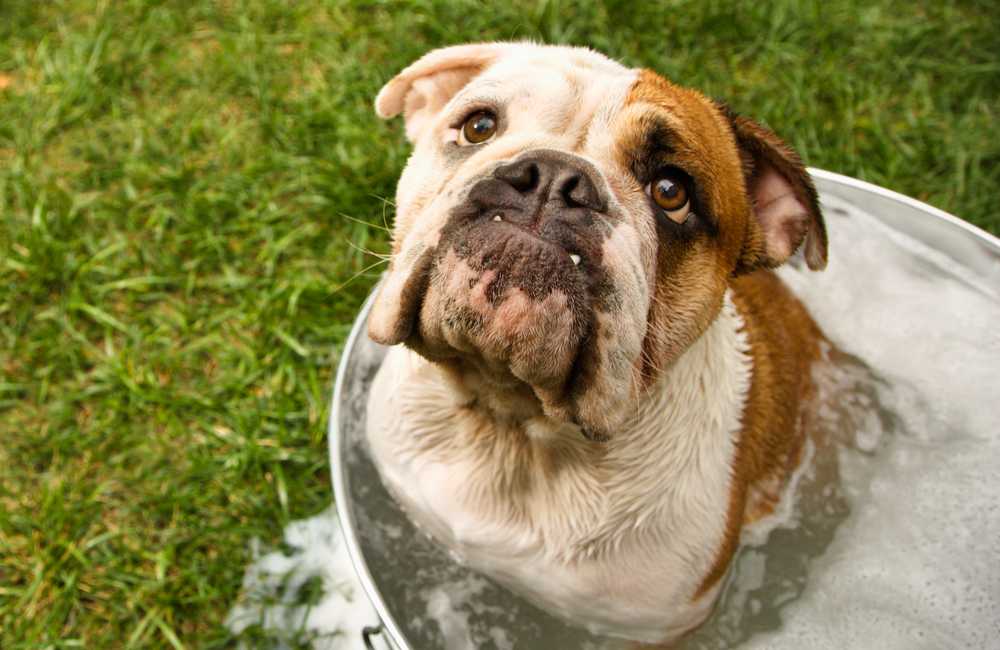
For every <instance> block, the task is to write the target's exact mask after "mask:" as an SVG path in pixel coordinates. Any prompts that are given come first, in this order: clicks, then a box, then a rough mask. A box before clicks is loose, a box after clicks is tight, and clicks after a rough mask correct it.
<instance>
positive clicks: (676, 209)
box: [649, 175, 691, 223]
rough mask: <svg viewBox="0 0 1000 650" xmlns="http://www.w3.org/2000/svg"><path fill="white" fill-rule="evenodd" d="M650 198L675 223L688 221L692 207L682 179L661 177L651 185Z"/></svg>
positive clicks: (672, 176)
mask: <svg viewBox="0 0 1000 650" xmlns="http://www.w3.org/2000/svg"><path fill="white" fill-rule="evenodd" d="M649 196H650V197H652V199H653V200H654V201H656V205H658V206H660V207H661V208H663V211H664V212H666V213H667V216H668V217H670V218H671V219H672V220H673V221H676V222H677V223H684V222H685V221H686V220H687V216H688V213H689V212H690V211H691V205H690V201H689V200H688V193H687V188H686V187H685V186H684V182H683V181H682V180H681V179H680V178H678V177H676V176H674V175H665V176H661V177H660V178H658V179H656V180H655V181H653V182H652V183H650V184H649Z"/></svg>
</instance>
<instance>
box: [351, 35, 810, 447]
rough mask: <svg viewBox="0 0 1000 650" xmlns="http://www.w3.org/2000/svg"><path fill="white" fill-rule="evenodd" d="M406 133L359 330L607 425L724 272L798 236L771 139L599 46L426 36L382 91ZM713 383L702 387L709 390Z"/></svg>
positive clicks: (593, 430)
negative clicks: (388, 241) (388, 245)
mask: <svg viewBox="0 0 1000 650" xmlns="http://www.w3.org/2000/svg"><path fill="white" fill-rule="evenodd" d="M376 109H377V111H378V114H379V115H380V116H382V117H386V118H388V117H393V116H395V115H398V114H400V113H402V114H403V117H404V119H405V121H406V134H407V137H408V138H409V140H410V141H411V142H412V143H413V145H414V151H413V155H412V156H411V158H410V160H409V162H408V164H407V166H406V169H405V170H404V172H403V174H402V177H401V178H400V181H399V187H398V192H397V196H396V222H395V231H394V236H393V251H392V261H391V263H390V267H389V271H388V274H387V276H386V278H385V280H384V282H383V285H382V288H381V290H380V292H379V295H378V296H377V298H376V301H375V304H374V307H373V309H372V312H371V317H370V320H369V333H370V335H371V337H372V338H373V339H375V340H376V341H379V342H382V343H385V344H395V343H405V344H407V345H408V346H410V347H411V348H413V349H415V350H416V351H417V352H419V353H420V354H422V355H424V356H425V357H427V358H429V359H431V360H433V361H437V362H440V363H442V364H443V365H445V366H449V367H452V368H457V369H459V370H460V371H464V372H469V371H471V372H474V373H475V374H476V375H477V376H478V377H479V378H481V380H482V381H484V382H485V383H486V384H487V385H491V386H497V387H500V386H504V387H510V386H520V387H521V388H522V389H523V391H525V392H527V393H528V394H530V395H532V396H533V398H537V404H538V405H539V409H540V410H541V411H542V412H544V414H545V416H546V417H548V418H550V419H551V420H555V421H562V422H571V423H575V424H577V425H579V426H580V427H582V429H583V431H584V432H585V433H587V434H588V435H590V436H591V437H602V436H608V435H612V434H613V432H614V430H615V429H616V428H617V427H618V426H620V425H621V424H622V423H623V422H624V420H625V419H626V418H627V416H628V414H629V413H630V412H632V411H633V410H634V404H635V401H636V400H637V399H638V398H639V397H640V396H641V393H642V391H644V390H645V389H646V388H647V387H649V386H650V385H651V384H652V383H653V382H654V381H655V379H656V378H657V377H658V376H659V374H660V373H662V372H663V371H664V370H665V369H667V368H668V367H669V366H670V365H671V363H672V362H673V361H674V360H675V359H676V358H677V357H678V356H679V355H680V354H681V353H682V352H683V351H684V350H685V349H686V348H687V347H688V346H689V345H690V344H691V343H692V342H693V341H695V340H696V339H697V338H698V337H699V336H700V335H701V334H702V333H703V332H704V331H705V329H706V328H707V327H708V325H709V324H710V323H711V322H712V320H713V319H714V318H715V316H716V314H717V313H718V311H719V309H720V307H721V305H722V302H723V296H724V294H725V291H726V287H727V283H728V281H729V279H730V278H732V277H734V276H735V275H738V274H741V273H746V272H749V271H752V270H754V269H757V268H760V267H774V266H777V265H779V264H781V263H783V262H784V261H785V260H787V259H788V258H789V257H790V256H791V255H792V254H793V253H794V252H795V251H796V250H797V249H799V247H800V246H804V254H805V260H806V262H807V263H808V265H809V267H810V268H813V269H819V268H822V267H823V266H824V265H825V263H826V233H825V230H824V225H823V219H822V216H821V215H820V211H819V207H818V205H817V199H816V192H815V189H814V188H813V185H812V183H811V181H810V179H809V176H808V175H807V173H806V171H805V169H804V168H803V166H802V163H801V162H800V160H799V158H798V156H797V155H796V154H795V153H794V152H793V151H791V150H790V149H789V148H788V147H787V146H786V145H785V144H784V143H783V142H782V141H781V140H780V139H779V138H778V137H777V136H775V135H774V134H773V133H772V132H771V131H769V130H767V129H766V128H764V127H762V126H760V125H759V124H756V123H755V122H753V121H751V120H749V119H746V118H743V117H739V116H736V115H734V114H732V113H730V112H729V110H728V109H727V108H726V107H725V106H724V105H721V104H718V103H715V102H713V101H711V100H709V99H707V98H705V97H704V96H703V95H701V94H700V93H698V92H695V91H692V90H689V89H685V88H682V87H679V86H676V85H674V84H672V83H671V82H669V81H667V80H665V79H663V78H662V77H660V76H658V75H656V74H655V73H653V72H650V71H648V70H634V69H628V68H625V67H623V66H621V65H620V64H618V63H616V62H614V61H611V60H610V59H608V58H606V57H604V56H602V55H600V54H597V53H595V52H593V51H590V50H587V49H582V48H570V47H552V46H541V45H535V44H526V43H487V44H473V45H462V46H456V47H448V48H444V49H440V50H436V51H433V52H431V53H429V54H427V55H426V56H424V57H423V58H421V59H420V60H418V61H417V62H415V63H414V64H412V65H411V66H410V67H408V68H406V69H405V70H404V71H403V72H401V73H400V74H399V75H398V76H397V77H395V78H394V79H392V80H391V81H390V82H389V83H388V84H387V85H386V86H385V87H384V88H383V89H382V91H381V92H380V93H379V95H378V98H377V100H376ZM709 390H710V388H709Z"/></svg>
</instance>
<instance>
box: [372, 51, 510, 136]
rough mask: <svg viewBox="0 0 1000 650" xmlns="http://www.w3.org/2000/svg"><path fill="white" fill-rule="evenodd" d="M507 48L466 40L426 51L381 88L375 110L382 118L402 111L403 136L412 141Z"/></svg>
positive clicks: (376, 99)
mask: <svg viewBox="0 0 1000 650" xmlns="http://www.w3.org/2000/svg"><path fill="white" fill-rule="evenodd" d="M507 47H508V45H507V44H506V43H470V44H468V45H455V46H452V47H444V48H441V49H438V50H433V51H431V52H428V53H427V54H425V55H424V56H422V57H420V58H419V59H418V60H417V61H415V62H414V63H412V64H410V66H409V67H407V68H406V69H405V70H403V71H402V72H400V73H399V74H398V75H396V76H395V77H394V78H393V79H392V81H390V82H389V83H387V84H386V85H385V86H383V87H382V90H381V91H379V94H378V97H376V98H375V112H376V113H378V115H379V117H382V118H386V119H388V118H390V117H395V116H397V115H399V114H400V113H402V114H403V119H404V120H405V121H406V137H407V138H408V139H409V140H410V141H411V142H414V141H416V140H417V138H419V137H420V133H421V131H422V130H423V128H424V127H425V126H426V125H427V123H428V122H429V121H430V119H431V118H432V117H433V116H434V115H435V114H436V113H437V112H438V111H440V110H441V109H442V108H444V106H445V104H447V103H448V101H449V100H450V99H451V98H452V97H454V96H455V93H457V92H458V91H459V90H461V89H462V88H463V87H464V86H465V85H466V84H467V83H469V82H470V81H471V80H472V79H473V78H474V77H476V75H478V74H480V73H481V72H482V71H483V70H485V69H486V68H487V67H489V66H490V65H491V64H492V63H493V62H494V61H496V59H497V58H498V57H499V56H500V55H501V54H502V53H503V52H504V50H506V49H507Z"/></svg>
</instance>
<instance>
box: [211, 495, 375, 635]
mask: <svg viewBox="0 0 1000 650" xmlns="http://www.w3.org/2000/svg"><path fill="white" fill-rule="evenodd" d="M284 541H285V545H286V546H287V547H288V550H289V552H287V553H286V552H283V551H281V550H271V551H268V552H266V553H261V550H260V544H259V542H258V541H257V540H254V541H253V542H252V543H251V551H252V556H253V561H252V562H251V564H250V566H248V567H247V569H246V572H245V573H244V575H243V589H242V593H241V596H240V600H239V601H238V602H237V603H236V605H235V606H233V608H232V609H231V610H230V612H229V615H228V616H227V617H226V621H225V624H226V627H228V628H229V630H230V631H231V632H232V633H233V634H234V635H236V636H237V637H239V636H240V635H242V634H244V632H246V631H247V629H248V628H250V627H251V626H256V627H257V628H258V631H259V632H260V633H263V634H264V635H265V636H266V637H268V638H269V639H270V640H271V641H272V643H273V647H277V648H286V647H292V646H293V645H299V644H301V643H309V645H310V647H312V648H316V649H317V650H356V649H357V648H360V647H361V630H362V628H363V627H365V626H366V625H373V624H376V623H377V622H378V617H377V616H376V614H375V610H374V609H373V608H372V606H371V604H370V603H369V602H368V599H367V598H366V596H365V593H364V591H363V590H362V587H361V584H360V583H359V582H358V579H357V577H356V576H355V573H354V569H353V568H352V565H351V561H350V557H349V556H348V554H347V549H346V546H345V544H344V541H343V537H342V534H341V531H340V525H339V524H338V521H337V515H336V512H335V511H334V509H333V508H332V507H331V508H328V509H327V510H325V511H323V512H322V513H320V514H318V515H316V516H315V517H311V518H309V519H301V520H298V521H293V522H292V523H291V524H289V525H288V527H287V528H285V536H284ZM317 581H318V585H317V586H318V592H319V593H317V594H316V596H318V599H316V600H315V602H311V603H310V602H302V601H303V600H304V599H308V598H307V594H306V593H304V588H306V587H307V585H310V584H315V583H316V582H317ZM241 645H246V644H245V643H241Z"/></svg>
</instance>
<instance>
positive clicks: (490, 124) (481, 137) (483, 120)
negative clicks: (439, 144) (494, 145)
mask: <svg viewBox="0 0 1000 650" xmlns="http://www.w3.org/2000/svg"><path fill="white" fill-rule="evenodd" d="M496 132H497V116H496V115H495V114H494V113H492V112H491V111H476V112H475V113H473V114H472V115H470V116H469V117H467V118H466V120H465V123H464V124H463V125H462V135H463V136H464V137H465V141H466V142H468V143H469V144H480V143H482V142H486V141H487V140H489V139H490V138H492V137H493V136H494V135H495V134H496Z"/></svg>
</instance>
